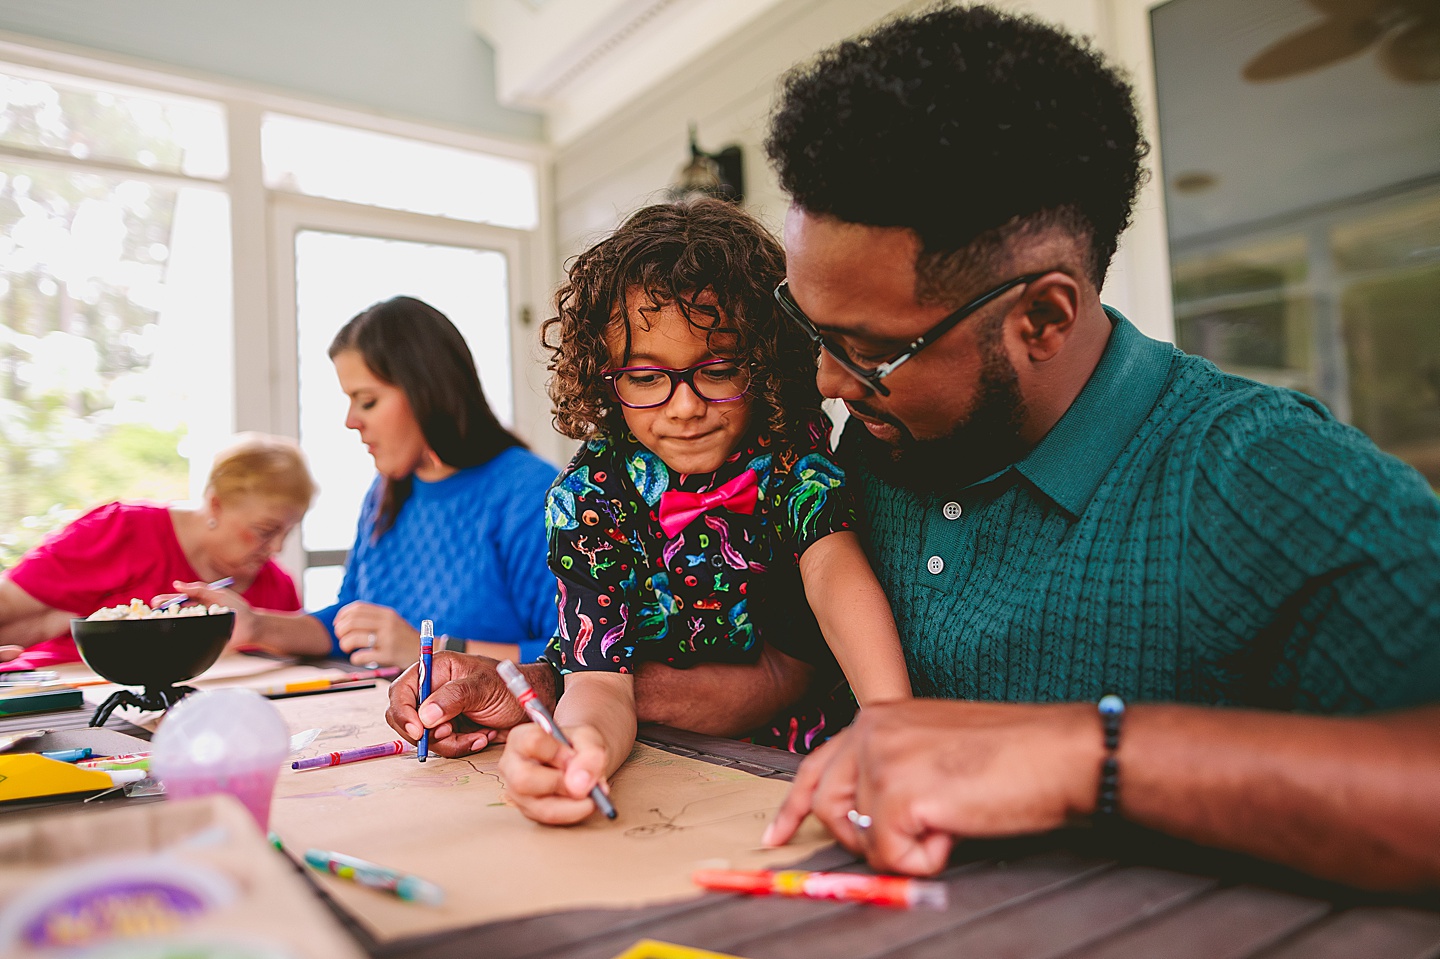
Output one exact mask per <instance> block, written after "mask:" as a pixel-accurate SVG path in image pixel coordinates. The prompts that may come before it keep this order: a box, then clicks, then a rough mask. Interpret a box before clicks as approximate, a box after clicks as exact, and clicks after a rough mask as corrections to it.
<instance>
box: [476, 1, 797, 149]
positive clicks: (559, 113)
mask: <svg viewBox="0 0 1440 959" xmlns="http://www.w3.org/2000/svg"><path fill="white" fill-rule="evenodd" d="M779 2H781V0H724V2H717V0H470V22H471V24H472V25H473V26H474V28H475V30H476V32H478V33H479V34H480V35H481V36H482V37H484V38H485V39H486V41H488V42H489V43H490V45H491V46H492V47H493V48H494V49H495V57H496V60H495V72H496V90H497V93H498V95H499V99H500V102H502V103H505V104H509V105H512V106H519V107H525V108H527V109H532V110H540V111H542V112H543V113H544V114H545V117H546V124H547V132H548V134H549V139H550V141H551V142H552V143H554V144H556V145H559V146H564V145H565V144H568V143H570V142H572V141H574V140H575V139H576V138H577V137H579V136H580V135H581V134H583V133H585V132H586V131H587V130H590V129H592V128H593V127H595V126H597V125H599V124H600V123H602V122H604V120H605V119H606V118H607V117H608V116H610V115H611V114H612V113H614V111H615V110H617V109H619V108H620V107H622V106H624V105H625V104H626V103H628V102H630V101H631V100H632V99H634V98H635V97H636V96H637V95H639V94H640V93H642V92H644V91H645V90H648V89H650V88H651V87H652V86H654V85H655V84H657V83H659V82H661V81H662V80H663V79H664V78H665V77H666V76H668V75H670V74H672V73H674V72H675V71H676V70H678V69H679V68H680V67H682V66H683V65H684V64H686V63H688V62H690V61H692V60H694V59H695V58H696V57H698V56H699V55H700V54H701V53H703V52H704V51H706V50H708V49H710V48H711V47H713V46H714V45H715V44H717V43H719V42H720V41H722V40H724V39H725V38H726V37H728V36H730V35H731V34H733V33H734V32H735V31H737V30H739V29H740V28H741V27H743V26H745V25H746V24H748V23H750V22H751V21H752V20H754V19H755V18H756V17H758V16H759V15H760V14H762V13H764V12H765V11H766V10H768V9H770V8H771V7H773V6H775V5H776V4H777V3H779Z"/></svg>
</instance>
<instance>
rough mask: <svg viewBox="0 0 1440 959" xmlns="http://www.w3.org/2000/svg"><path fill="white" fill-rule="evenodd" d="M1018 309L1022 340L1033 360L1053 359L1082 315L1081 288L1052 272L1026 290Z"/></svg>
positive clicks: (1033, 361)
mask: <svg viewBox="0 0 1440 959" xmlns="http://www.w3.org/2000/svg"><path fill="white" fill-rule="evenodd" d="M1017 308H1018V309H1019V310H1020V311H1021V316H1020V326H1019V331H1020V337H1021V339H1022V340H1024V342H1025V351H1026V355H1028V356H1029V358H1030V361H1031V362H1032V363H1043V362H1045V361H1046V360H1050V359H1054V358H1055V356H1056V355H1057V354H1058V353H1059V352H1060V350H1061V348H1062V347H1064V345H1065V341H1066V340H1067V339H1069V337H1070V334H1071V333H1072V332H1073V331H1074V329H1075V319H1076V317H1078V316H1079V315H1080V285H1079V284H1078V283H1076V282H1075V279H1074V278H1073V277H1071V276H1068V275H1067V274H1064V273H1061V272H1060V271H1059V270H1052V271H1051V272H1049V273H1046V274H1045V275H1044V276H1042V277H1040V279H1038V280H1035V281H1034V282H1032V283H1030V284H1029V285H1028V286H1027V287H1026V288H1025V295H1024V296H1023V297H1022V298H1021V300H1020V302H1019V303H1018V304H1017Z"/></svg>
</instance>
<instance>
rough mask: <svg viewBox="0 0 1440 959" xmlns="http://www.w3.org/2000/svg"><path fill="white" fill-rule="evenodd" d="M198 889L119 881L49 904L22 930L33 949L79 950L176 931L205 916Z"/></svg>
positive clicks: (155, 881) (149, 881) (154, 881)
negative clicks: (66, 948)
mask: <svg viewBox="0 0 1440 959" xmlns="http://www.w3.org/2000/svg"><path fill="white" fill-rule="evenodd" d="M205 909H206V902H205V900H204V899H202V898H201V897H200V896H199V895H197V894H196V892H195V891H194V890H192V889H187V888H186V887H184V886H182V885H177V884H174V883H169V882H166V881H164V880H161V879H116V880H113V881H110V882H105V883H100V884H98V885H94V886H90V887H88V888H85V889H81V890H77V891H76V892H73V893H71V894H69V895H67V896H65V897H64V898H63V899H57V900H55V901H53V902H50V903H47V904H46V905H45V906H44V907H43V908H42V909H41V910H40V911H39V912H38V913H37V914H36V915H35V916H33V917H31V919H30V921H29V922H27V923H26V924H25V926H24V927H23V929H22V931H21V938H22V939H23V940H24V942H25V943H26V944H28V945H31V946H79V945H85V944H87V943H91V942H96V941H99V940H103V939H112V938H130V937H134V936H154V935H161V934H164V933H168V932H173V931H174V930H175V929H177V928H178V927H179V926H181V925H182V924H183V923H185V922H186V921H188V920H190V919H192V918H194V917H195V916H198V915H200V914H201V913H203V912H205Z"/></svg>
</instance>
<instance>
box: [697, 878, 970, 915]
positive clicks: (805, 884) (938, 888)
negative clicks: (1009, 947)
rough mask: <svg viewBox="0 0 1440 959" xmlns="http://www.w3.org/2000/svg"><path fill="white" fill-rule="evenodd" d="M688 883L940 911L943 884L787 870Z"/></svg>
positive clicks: (725, 889) (943, 899)
mask: <svg viewBox="0 0 1440 959" xmlns="http://www.w3.org/2000/svg"><path fill="white" fill-rule="evenodd" d="M691 879H692V880H693V881H694V882H695V884H696V885H697V886H703V887H704V888H706V889H711V890H714V891H715V892H744V893H749V894H750V895H752V896H803V897H805V898H807V899H839V900H842V901H844V902H866V903H870V904H872V905H877V906H901V907H904V908H911V907H914V906H926V907H929V908H931V909H944V908H945V904H946V902H947V901H948V900H947V897H946V893H945V884H944V883H940V882H927V881H925V880H923V879H907V878H905V877H903V876H872V875H868V874H865V873H857V872H805V871H804V870H800V869H787V870H782V871H778V872H771V871H770V870H768V869H701V870H698V871H697V872H696V873H695V874H694V875H693V876H692V877H691Z"/></svg>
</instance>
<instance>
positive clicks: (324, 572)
mask: <svg viewBox="0 0 1440 959" xmlns="http://www.w3.org/2000/svg"><path fill="white" fill-rule="evenodd" d="M344 581H345V567H344V566H311V567H310V568H309V569H307V570H305V575H304V576H302V577H301V596H300V601H301V602H302V603H303V604H304V605H305V608H306V609H324V608H325V607H327V606H333V605H334V604H335V600H336V599H338V598H339V597H340V584H341V583H343V582H344Z"/></svg>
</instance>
